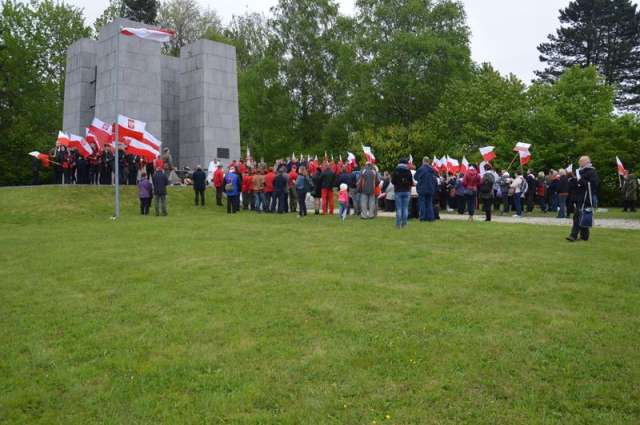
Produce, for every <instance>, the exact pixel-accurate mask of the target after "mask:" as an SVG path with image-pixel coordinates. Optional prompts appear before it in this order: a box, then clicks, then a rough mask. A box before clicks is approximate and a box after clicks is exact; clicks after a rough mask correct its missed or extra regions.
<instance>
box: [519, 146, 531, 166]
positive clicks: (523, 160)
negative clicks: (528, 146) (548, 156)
mask: <svg viewBox="0 0 640 425" xmlns="http://www.w3.org/2000/svg"><path fill="white" fill-rule="evenodd" d="M518 155H520V165H526V164H527V162H529V160H530V159H531V154H530V153H529V151H528V150H522V151H518Z"/></svg>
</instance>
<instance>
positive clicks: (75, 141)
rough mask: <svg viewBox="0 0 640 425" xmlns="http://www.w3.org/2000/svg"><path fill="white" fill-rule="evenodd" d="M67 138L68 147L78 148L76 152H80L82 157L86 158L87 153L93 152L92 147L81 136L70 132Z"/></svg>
mask: <svg viewBox="0 0 640 425" xmlns="http://www.w3.org/2000/svg"><path fill="white" fill-rule="evenodd" d="M69 139H70V142H69V147H71V148H76V149H78V152H80V155H82V156H83V157H85V158H86V157H88V156H89V155H92V154H93V148H92V147H91V145H90V144H89V143H87V141H86V140H84V139H83V138H82V137H80V136H76V135H75V134H70V135H69Z"/></svg>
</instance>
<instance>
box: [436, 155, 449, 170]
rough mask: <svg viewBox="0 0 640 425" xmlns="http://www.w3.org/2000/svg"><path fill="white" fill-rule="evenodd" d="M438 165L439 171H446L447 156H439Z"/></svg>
mask: <svg viewBox="0 0 640 425" xmlns="http://www.w3.org/2000/svg"><path fill="white" fill-rule="evenodd" d="M438 166H439V167H440V171H444V172H447V171H449V170H448V169H447V156H446V155H445V156H443V157H442V158H440V160H439V161H438Z"/></svg>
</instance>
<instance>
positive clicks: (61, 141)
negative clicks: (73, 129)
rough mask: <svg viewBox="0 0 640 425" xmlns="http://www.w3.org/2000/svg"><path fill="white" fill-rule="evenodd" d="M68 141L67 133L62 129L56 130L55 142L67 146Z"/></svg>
mask: <svg viewBox="0 0 640 425" xmlns="http://www.w3.org/2000/svg"><path fill="white" fill-rule="evenodd" d="M69 142H71V139H69V135H68V134H67V133H65V132H64V131H58V140H57V141H56V144H58V145H60V146H66V147H69Z"/></svg>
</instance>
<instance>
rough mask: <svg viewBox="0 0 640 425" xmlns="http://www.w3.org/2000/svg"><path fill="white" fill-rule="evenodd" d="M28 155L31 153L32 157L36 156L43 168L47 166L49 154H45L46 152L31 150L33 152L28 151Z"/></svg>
mask: <svg viewBox="0 0 640 425" xmlns="http://www.w3.org/2000/svg"><path fill="white" fill-rule="evenodd" d="M29 155H31V156H32V157H34V158H38V159H39V160H40V163H41V164H42V167H43V168H49V155H47V154H46V153H40V152H38V151H33V152H29Z"/></svg>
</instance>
